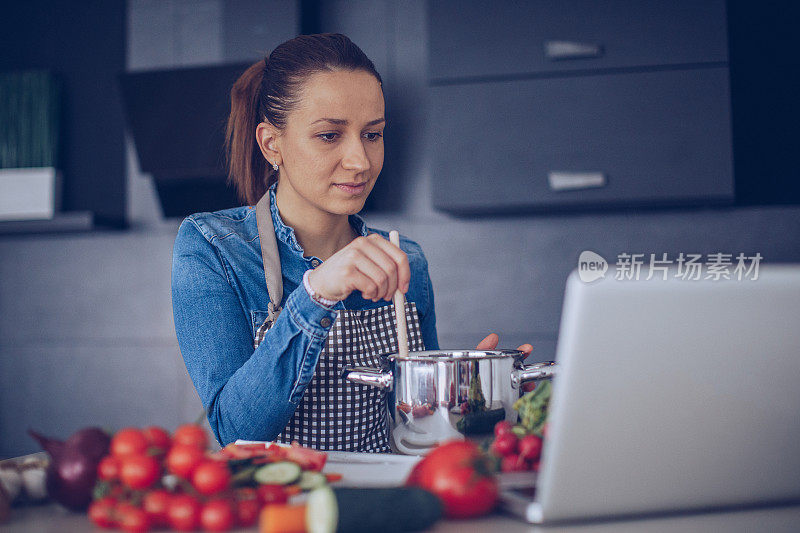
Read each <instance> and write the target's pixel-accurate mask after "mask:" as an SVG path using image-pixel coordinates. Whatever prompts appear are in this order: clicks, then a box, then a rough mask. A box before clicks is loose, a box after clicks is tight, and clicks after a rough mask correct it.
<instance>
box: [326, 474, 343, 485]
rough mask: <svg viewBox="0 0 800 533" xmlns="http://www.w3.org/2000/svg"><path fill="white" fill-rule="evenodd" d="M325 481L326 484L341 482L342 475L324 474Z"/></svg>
mask: <svg viewBox="0 0 800 533" xmlns="http://www.w3.org/2000/svg"><path fill="white" fill-rule="evenodd" d="M325 479H327V480H328V483H335V482H336V481H341V479H342V475H341V474H337V473H335V472H331V473H330V474H325Z"/></svg>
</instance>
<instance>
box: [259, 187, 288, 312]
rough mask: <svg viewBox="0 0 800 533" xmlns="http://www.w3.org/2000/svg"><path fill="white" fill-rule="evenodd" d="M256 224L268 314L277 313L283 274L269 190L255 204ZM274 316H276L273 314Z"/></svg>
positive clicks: (281, 295)
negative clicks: (267, 298)
mask: <svg viewBox="0 0 800 533" xmlns="http://www.w3.org/2000/svg"><path fill="white" fill-rule="evenodd" d="M256 224H257V225H258V240H259V241H260V242H261V259H262V261H263V262H264V279H265V280H266V282H267V292H268V293H269V299H270V302H269V315H270V317H273V315H277V314H278V313H279V312H280V310H281V307H280V306H281V300H282V299H283V275H282V274H281V258H280V255H278V240H277V239H276V238H275V226H274V225H273V224H272V214H271V213H270V210H269V191H267V192H266V193H264V196H262V197H261V199H260V200H259V201H258V203H257V204H256ZM274 318H277V316H275V317H274Z"/></svg>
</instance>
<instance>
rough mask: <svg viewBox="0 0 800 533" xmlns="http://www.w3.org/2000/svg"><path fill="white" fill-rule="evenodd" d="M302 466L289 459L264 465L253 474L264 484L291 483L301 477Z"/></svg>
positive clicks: (254, 477)
mask: <svg viewBox="0 0 800 533" xmlns="http://www.w3.org/2000/svg"><path fill="white" fill-rule="evenodd" d="M301 471H302V470H301V469H300V466H299V465H297V464H296V463H291V462H289V461H279V462H277V463H272V464H268V465H264V466H262V467H261V468H259V469H258V470H256V471H255V473H254V474H253V479H255V480H256V481H257V482H258V483H261V484H262V485H289V484H291V483H294V482H295V481H297V479H298V478H299V477H300V472H301Z"/></svg>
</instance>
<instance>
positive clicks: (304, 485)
mask: <svg viewBox="0 0 800 533" xmlns="http://www.w3.org/2000/svg"><path fill="white" fill-rule="evenodd" d="M327 484H328V480H327V478H325V474H320V473H319V472H311V471H306V472H303V473H302V474H300V488H301V489H303V490H314V489H318V488H320V487H324V486H325V485H327Z"/></svg>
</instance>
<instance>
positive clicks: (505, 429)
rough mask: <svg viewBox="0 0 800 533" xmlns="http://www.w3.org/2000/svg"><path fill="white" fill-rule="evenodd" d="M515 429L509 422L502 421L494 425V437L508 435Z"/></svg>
mask: <svg viewBox="0 0 800 533" xmlns="http://www.w3.org/2000/svg"><path fill="white" fill-rule="evenodd" d="M512 427H514V426H513V425H512V424H511V422H509V421H508V420H501V421H500V422H498V423H497V424H495V425H494V436H495V437H499V436H500V435H505V434H506V433H511V428H512Z"/></svg>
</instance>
